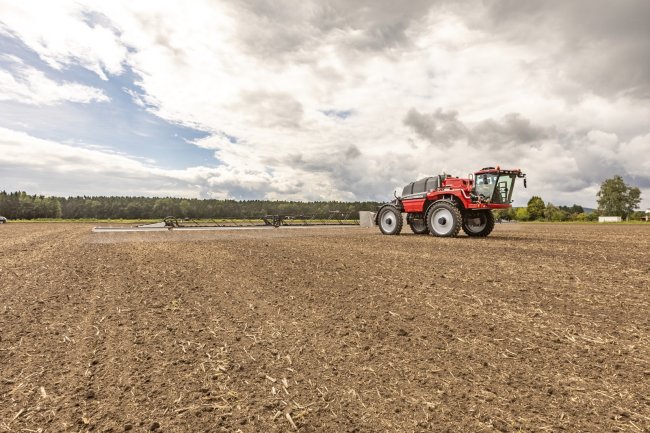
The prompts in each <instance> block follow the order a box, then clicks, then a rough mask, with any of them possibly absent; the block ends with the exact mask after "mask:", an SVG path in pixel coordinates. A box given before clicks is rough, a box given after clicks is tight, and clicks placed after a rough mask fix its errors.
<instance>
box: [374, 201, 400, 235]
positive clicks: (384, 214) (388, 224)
mask: <svg viewBox="0 0 650 433" xmlns="http://www.w3.org/2000/svg"><path fill="white" fill-rule="evenodd" d="M377 225H379V230H381V232H382V233H383V234H385V235H398V234H400V232H401V231H402V212H400V210H399V209H397V208H396V207H395V206H393V205H387V206H384V207H382V208H381V209H380V210H379V215H377Z"/></svg>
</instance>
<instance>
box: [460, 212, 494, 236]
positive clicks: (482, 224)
mask: <svg viewBox="0 0 650 433" xmlns="http://www.w3.org/2000/svg"><path fill="white" fill-rule="evenodd" d="M477 220H478V221H477ZM477 222H478V224H477ZM492 230H494V214H492V211H491V210H483V211H475V212H465V215H463V231H464V232H465V233H466V234H467V236H471V237H476V238H484V237H486V236H487V235H489V234H490V233H492Z"/></svg>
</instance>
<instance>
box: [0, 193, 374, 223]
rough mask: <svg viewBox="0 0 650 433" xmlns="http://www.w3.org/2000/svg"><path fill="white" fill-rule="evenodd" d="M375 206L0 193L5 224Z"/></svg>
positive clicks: (306, 212)
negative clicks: (23, 220) (40, 220)
mask: <svg viewBox="0 0 650 433" xmlns="http://www.w3.org/2000/svg"><path fill="white" fill-rule="evenodd" d="M378 205H379V204H378V203H376V202H370V201H366V202H340V201H320V202H298V201H271V200H249V201H237V200H216V199H185V198H172V197H104V196H96V197H95V196H83V197H46V196H43V195H30V194H27V193H25V192H22V191H21V192H11V193H7V192H5V191H1V192H0V215H2V216H4V217H6V218H9V219H27V220H29V219H37V218H64V219H82V218H90V219H162V218H164V217H166V216H175V217H177V218H196V219H210V218H256V217H257V218H259V217H261V216H264V215H316V216H326V215H329V213H330V212H333V211H338V212H341V213H349V214H351V215H353V214H356V213H357V212H359V211H362V210H370V211H374V210H376V209H377V206H378Z"/></svg>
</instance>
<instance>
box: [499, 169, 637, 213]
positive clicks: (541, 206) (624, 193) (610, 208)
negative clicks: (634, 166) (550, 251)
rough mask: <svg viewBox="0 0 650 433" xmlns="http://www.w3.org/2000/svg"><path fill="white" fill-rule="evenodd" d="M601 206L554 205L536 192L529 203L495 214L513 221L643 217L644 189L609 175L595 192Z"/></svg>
mask: <svg viewBox="0 0 650 433" xmlns="http://www.w3.org/2000/svg"><path fill="white" fill-rule="evenodd" d="M596 197H597V202H598V209H596V210H595V211H593V212H585V210H584V208H583V207H582V206H580V205H577V204H574V205H573V206H555V205H553V204H552V203H550V202H549V203H544V200H543V199H542V198H541V197H539V196H533V197H532V198H531V199H530V200H529V201H528V206H526V207H520V208H511V209H504V210H499V211H497V212H495V216H496V217H497V218H499V219H502V220H513V221H555V222H558V221H597V220H598V217H599V216H601V215H606V216H620V217H621V218H623V219H627V220H630V219H641V217H643V216H645V213H644V212H638V211H636V209H638V208H639V203H641V190H640V189H639V188H637V187H632V186H629V185H627V184H626V183H625V182H624V180H623V178H622V177H621V176H614V177H613V178H611V179H606V180H605V181H603V183H602V184H601V185H600V190H599V191H598V194H597V195H596Z"/></svg>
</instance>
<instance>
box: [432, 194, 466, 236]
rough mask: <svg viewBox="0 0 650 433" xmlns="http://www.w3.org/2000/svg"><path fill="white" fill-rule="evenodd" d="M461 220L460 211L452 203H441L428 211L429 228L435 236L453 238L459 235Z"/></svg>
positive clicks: (445, 201) (433, 205)
mask: <svg viewBox="0 0 650 433" xmlns="http://www.w3.org/2000/svg"><path fill="white" fill-rule="evenodd" d="M461 219H462V217H461V214H460V211H459V210H458V208H457V207H456V206H455V205H454V204H453V203H452V202H450V201H447V200H444V201H439V202H436V203H434V204H432V205H431V206H430V207H429V210H428V211H427V219H426V222H427V228H428V229H429V233H431V234H432V235H433V236H439V237H446V238H447V237H448V238H453V237H454V236H456V235H458V231H459V230H460V225H461Z"/></svg>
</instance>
